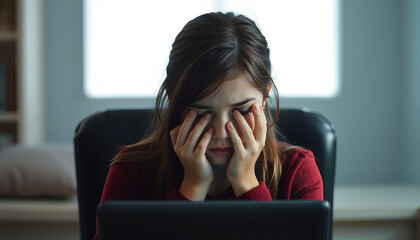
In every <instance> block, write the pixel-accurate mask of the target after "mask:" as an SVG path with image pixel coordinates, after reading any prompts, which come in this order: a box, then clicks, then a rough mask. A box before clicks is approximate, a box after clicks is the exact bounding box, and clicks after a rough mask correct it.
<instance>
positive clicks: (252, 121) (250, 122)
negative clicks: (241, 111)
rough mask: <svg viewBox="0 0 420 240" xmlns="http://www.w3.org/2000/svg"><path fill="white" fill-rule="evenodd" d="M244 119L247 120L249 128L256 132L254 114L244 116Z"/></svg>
mask: <svg viewBox="0 0 420 240" xmlns="http://www.w3.org/2000/svg"><path fill="white" fill-rule="evenodd" d="M244 118H245V120H246V122H247V123H248V125H249V127H250V128H251V130H252V131H254V130H255V117H254V114H252V113H251V112H250V113H248V114H245V115H244Z"/></svg>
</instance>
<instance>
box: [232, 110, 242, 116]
mask: <svg viewBox="0 0 420 240" xmlns="http://www.w3.org/2000/svg"><path fill="white" fill-rule="evenodd" d="M233 114H234V115H235V116H239V115H241V113H240V112H239V111H238V110H236V109H235V110H233Z"/></svg>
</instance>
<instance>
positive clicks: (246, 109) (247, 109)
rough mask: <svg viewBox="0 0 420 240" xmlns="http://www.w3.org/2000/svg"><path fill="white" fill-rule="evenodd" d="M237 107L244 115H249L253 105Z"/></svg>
mask: <svg viewBox="0 0 420 240" xmlns="http://www.w3.org/2000/svg"><path fill="white" fill-rule="evenodd" d="M235 109H237V110H238V111H239V112H240V113H241V114H242V115H247V114H248V113H250V112H251V107H248V108H235ZM235 109H234V110H235Z"/></svg>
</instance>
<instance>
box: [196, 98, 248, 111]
mask: <svg viewBox="0 0 420 240" xmlns="http://www.w3.org/2000/svg"><path fill="white" fill-rule="evenodd" d="M255 99H256V98H247V99H245V100H243V101H240V102H237V103H232V104H231V105H230V106H231V107H239V106H242V105H244V104H247V103H248V102H251V101H253V100H255ZM190 107H192V108H196V109H211V108H212V107H211V106H206V105H200V104H191V105H190Z"/></svg>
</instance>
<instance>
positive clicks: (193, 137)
mask: <svg viewBox="0 0 420 240" xmlns="http://www.w3.org/2000/svg"><path fill="white" fill-rule="evenodd" d="M210 118H211V115H210V113H206V114H204V116H203V117H202V118H201V119H200V120H199V121H198V123H197V124H196V125H195V126H194V128H193V130H192V131H191V132H190V134H189V136H188V138H187V141H186V142H185V145H186V146H187V149H188V150H190V151H193V150H194V148H195V147H196V146H197V142H198V139H199V138H200V136H201V135H202V134H203V131H204V129H205V128H206V126H207V124H208V122H209V121H210Z"/></svg>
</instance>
